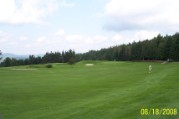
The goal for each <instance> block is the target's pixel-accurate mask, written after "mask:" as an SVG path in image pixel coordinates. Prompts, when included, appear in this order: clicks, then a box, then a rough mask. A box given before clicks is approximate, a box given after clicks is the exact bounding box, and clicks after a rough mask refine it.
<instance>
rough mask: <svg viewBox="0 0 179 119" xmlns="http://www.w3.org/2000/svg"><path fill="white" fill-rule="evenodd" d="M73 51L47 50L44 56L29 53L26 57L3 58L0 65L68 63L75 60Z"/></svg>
mask: <svg viewBox="0 0 179 119" xmlns="http://www.w3.org/2000/svg"><path fill="white" fill-rule="evenodd" d="M0 53H1V52H0ZM74 59H75V51H74V50H71V49H70V50H68V51H62V52H61V53H60V52H47V53H46V54H45V55H44V56H42V57H41V56H35V55H29V57H28V58H26V59H15V58H9V57H7V58H5V59H4V60H3V62H1V64H0V65H1V66H4V67H8V66H19V65H31V64H46V63H69V64H73V63H74V62H75V61H74Z"/></svg>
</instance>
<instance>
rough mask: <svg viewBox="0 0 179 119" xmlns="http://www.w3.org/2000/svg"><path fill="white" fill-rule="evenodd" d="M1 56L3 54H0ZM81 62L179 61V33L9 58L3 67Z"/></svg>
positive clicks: (2, 63)
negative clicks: (81, 50)
mask: <svg viewBox="0 0 179 119" xmlns="http://www.w3.org/2000/svg"><path fill="white" fill-rule="evenodd" d="M0 54H1V52H0ZM81 60H108V61H114V60H115V61H135V60H137V61H138V60H144V61H145V60H170V61H179V33H176V34H174V35H171V36H169V35H166V36H161V35H160V34H159V35H158V36H157V37H154V38H153V39H150V40H148V39H147V40H144V41H139V42H133V43H129V44H123V45H118V46H113V47H110V48H103V49H101V50H96V51H95V50H91V51H89V52H86V53H81V54H75V51H73V50H71V49H70V50H69V51H63V52H61V53H60V52H47V53H46V54H45V55H44V56H42V57H40V56H34V55H30V56H29V58H27V59H15V58H9V57H7V58H6V59H5V60H4V61H3V62H1V64H0V65H1V66H6V67H7V66H18V65H30V64H44V63H70V64H71V63H72V64H73V62H75V61H81Z"/></svg>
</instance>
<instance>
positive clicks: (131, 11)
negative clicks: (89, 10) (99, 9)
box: [104, 0, 179, 32]
mask: <svg viewBox="0 0 179 119" xmlns="http://www.w3.org/2000/svg"><path fill="white" fill-rule="evenodd" d="M178 4H179V1H178V0H110V1H109V2H108V3H107V4H106V6H105V13H104V14H105V16H106V17H107V18H108V20H109V21H108V22H107V23H106V25H105V26H104V27H105V28H106V29H109V30H114V31H125V30H155V31H160V32H167V31H169V32H176V31H177V30H178V27H179V15H178V11H179V7H178Z"/></svg>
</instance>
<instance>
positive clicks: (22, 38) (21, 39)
mask: <svg viewBox="0 0 179 119" xmlns="http://www.w3.org/2000/svg"><path fill="white" fill-rule="evenodd" d="M19 40H20V41H27V40H28V37H27V36H20V37H19Z"/></svg>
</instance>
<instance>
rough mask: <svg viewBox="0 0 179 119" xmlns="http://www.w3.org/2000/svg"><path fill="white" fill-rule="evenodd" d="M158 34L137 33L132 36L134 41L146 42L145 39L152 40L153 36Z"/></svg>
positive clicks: (148, 32)
mask: <svg viewBox="0 0 179 119" xmlns="http://www.w3.org/2000/svg"><path fill="white" fill-rule="evenodd" d="M158 34H159V32H152V31H144V30H142V31H137V32H136V33H135V35H134V39H135V40H146V39H152V38H154V37H155V36H157V35H158Z"/></svg>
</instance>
